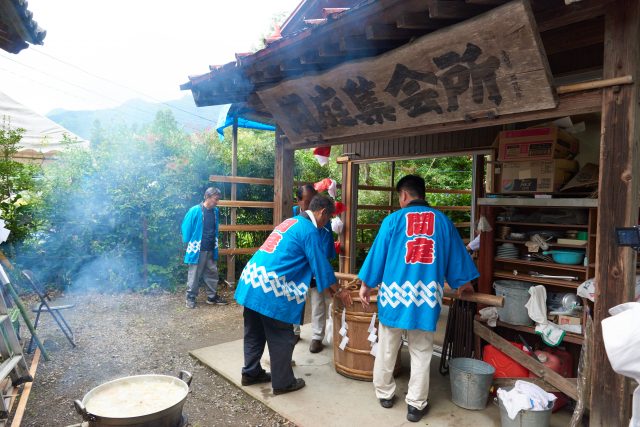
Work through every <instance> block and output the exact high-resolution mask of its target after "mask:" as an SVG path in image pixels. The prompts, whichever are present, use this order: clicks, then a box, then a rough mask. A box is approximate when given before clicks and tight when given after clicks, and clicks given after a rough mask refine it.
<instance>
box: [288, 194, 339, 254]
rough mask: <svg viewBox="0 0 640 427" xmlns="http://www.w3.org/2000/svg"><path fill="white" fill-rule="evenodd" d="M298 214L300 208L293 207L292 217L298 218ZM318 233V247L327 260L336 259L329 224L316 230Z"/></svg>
mask: <svg viewBox="0 0 640 427" xmlns="http://www.w3.org/2000/svg"><path fill="white" fill-rule="evenodd" d="M299 214H300V208H299V207H298V206H294V207H293V216H298V215H299ZM318 233H319V234H320V247H321V248H322V250H323V251H324V253H325V255H326V257H327V259H329V260H331V259H334V258H335V257H336V255H337V254H336V247H335V245H334V244H333V231H332V230H331V222H327V224H326V225H325V226H324V227H322V228H318Z"/></svg>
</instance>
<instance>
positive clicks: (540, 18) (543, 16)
mask: <svg viewBox="0 0 640 427" xmlns="http://www.w3.org/2000/svg"><path fill="white" fill-rule="evenodd" d="M611 3H614V0H582V1H579V2H575V3H572V4H570V5H561V6H559V7H557V8H553V9H548V10H544V11H540V12H537V13H535V17H536V22H537V23H538V31H540V32H543V31H548V30H551V29H553V28H559V27H564V26H566V25H570V24H573V23H575V22H580V21H586V20H588V19H592V18H595V17H596V16H602V15H604V13H605V11H606V10H607V8H609V7H611V6H612V5H611ZM613 7H617V6H613Z"/></svg>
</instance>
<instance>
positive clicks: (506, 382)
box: [493, 378, 576, 393]
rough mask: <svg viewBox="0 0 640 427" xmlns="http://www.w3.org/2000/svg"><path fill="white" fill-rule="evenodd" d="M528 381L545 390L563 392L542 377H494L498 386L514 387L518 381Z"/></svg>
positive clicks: (496, 386) (572, 379)
mask: <svg viewBox="0 0 640 427" xmlns="http://www.w3.org/2000/svg"><path fill="white" fill-rule="evenodd" d="M522 380H524V381H526V382H528V383H532V384H535V385H537V386H538V387H540V388H541V389H543V390H544V391H548V392H549V393H559V392H560V393H561V391H560V390H559V389H558V388H557V387H554V386H552V385H551V384H549V383H548V382H546V381H544V380H542V379H540V378H494V379H493V386H494V387H495V388H496V389H498V388H501V387H502V388H508V387H513V386H514V385H515V383H516V381H522ZM567 380H569V381H571V383H576V378H567Z"/></svg>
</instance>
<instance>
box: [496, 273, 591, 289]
mask: <svg viewBox="0 0 640 427" xmlns="http://www.w3.org/2000/svg"><path fill="white" fill-rule="evenodd" d="M493 277H498V278H500V279H508V280H519V281H522V282H531V283H540V284H541V285H551V286H556V287H559V288H567V289H577V288H578V286H579V285H580V283H581V282H580V281H577V282H576V281H570V280H560V279H546V278H543V277H533V276H530V275H528V274H518V275H517V276H516V275H515V274H513V273H512V272H509V271H505V270H496V271H494V272H493Z"/></svg>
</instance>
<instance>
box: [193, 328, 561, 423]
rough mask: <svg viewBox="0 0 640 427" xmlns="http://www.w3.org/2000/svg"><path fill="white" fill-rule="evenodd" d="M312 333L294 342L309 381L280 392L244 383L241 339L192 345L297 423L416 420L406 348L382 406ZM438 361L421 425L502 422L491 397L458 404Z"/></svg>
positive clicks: (556, 419)
mask: <svg viewBox="0 0 640 427" xmlns="http://www.w3.org/2000/svg"><path fill="white" fill-rule="evenodd" d="M444 323H445V324H446V322H444ZM441 324H443V322H442V321H441V322H440V325H441ZM440 325H439V326H440ZM443 327H444V326H443ZM439 335H440V336H441V334H439ZM310 336H311V327H310V325H309V324H307V325H304V326H303V327H302V340H301V341H300V342H299V343H298V345H297V346H296V348H295V351H294V355H293V358H294V360H295V362H296V366H295V367H294V372H295V375H296V376H297V377H300V378H304V380H305V381H306V383H307V385H306V387H305V388H303V389H302V390H300V391H297V392H294V393H290V394H284V395H280V396H274V395H273V394H272V392H271V385H270V384H257V385H253V386H250V387H242V386H241V385H240V371H241V369H242V366H243V351H242V340H238V341H232V342H228V343H224V344H219V345H215V346H211V347H205V348H201V349H198V350H194V351H192V352H191V355H192V356H194V357H196V358H197V359H199V360H200V361H201V362H202V363H204V364H206V365H208V366H209V367H210V368H211V369H213V370H214V371H215V372H217V373H218V374H220V375H222V376H224V377H225V378H227V379H228V380H229V381H230V382H232V383H233V384H235V385H236V386H238V387H239V388H241V389H242V390H244V391H245V392H246V393H248V394H249V395H251V396H252V397H254V398H255V399H257V400H259V401H261V402H263V403H264V404H265V405H267V406H268V407H270V408H271V409H273V410H274V411H276V412H278V413H279V414H280V415H282V416H283V417H285V418H287V419H288V420H290V421H292V422H293V423H295V424H296V425H298V426H304V427H313V426H323V427H325V426H354V425H369V426H408V425H416V424H415V423H410V422H408V421H407V420H406V411H407V406H406V404H405V402H404V396H405V394H406V392H407V381H408V379H409V375H408V372H409V368H408V367H409V357H408V353H407V351H406V349H404V350H403V351H402V366H403V370H402V373H401V374H400V376H399V377H398V378H397V379H396V381H397V388H396V395H397V396H398V397H399V398H400V399H398V400H397V401H396V404H395V406H394V407H393V408H391V409H384V408H382V407H381V406H380V405H379V403H378V400H377V399H376V397H375V394H374V391H373V385H372V384H371V383H370V382H363V381H356V380H352V379H349V378H346V377H343V376H342V375H340V374H338V373H336V371H335V370H334V367H333V349H332V348H325V349H324V350H323V351H322V352H320V353H318V354H311V353H309V349H308V347H309V342H310V341H309V340H310ZM267 355H268V352H267V351H265V356H264V357H263V367H265V369H267V370H269V368H268V356H267ZM439 364H440V359H439V358H438V357H434V358H433V361H432V363H431V385H430V392H429V402H430V405H431V410H430V411H429V413H428V414H427V416H426V417H424V418H423V419H422V421H421V422H420V423H418V425H428V426H456V427H466V426H469V427H484V426H499V425H500V414H499V410H498V408H497V407H496V406H495V405H494V404H493V403H489V404H488V405H487V408H486V409H484V410H482V411H470V410H466V409H463V408H460V407H458V406H456V405H455V404H454V403H453V402H452V401H451V390H450V385H449V377H448V376H447V377H443V376H442V375H440V373H439V372H438V367H439ZM196 387H197V386H196ZM570 419H571V414H570V413H569V412H564V411H560V412H558V413H556V414H554V415H553V416H552V418H551V426H553V427H556V426H557V427H560V426H567V425H569V421H570Z"/></svg>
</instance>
